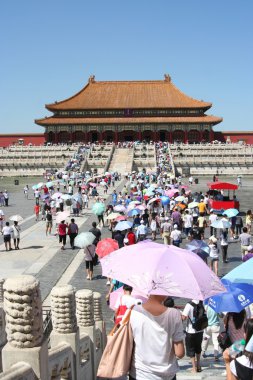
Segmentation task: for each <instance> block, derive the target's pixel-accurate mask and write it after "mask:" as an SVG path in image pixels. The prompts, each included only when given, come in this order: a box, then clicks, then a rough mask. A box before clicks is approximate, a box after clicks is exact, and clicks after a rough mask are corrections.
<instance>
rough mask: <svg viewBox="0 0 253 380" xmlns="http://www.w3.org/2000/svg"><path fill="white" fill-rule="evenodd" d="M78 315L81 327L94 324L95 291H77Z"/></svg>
mask: <svg viewBox="0 0 253 380" xmlns="http://www.w3.org/2000/svg"><path fill="white" fill-rule="evenodd" d="M76 315H77V322H78V325H79V326H80V327H88V326H94V323H95V322H94V307H93V292H92V291H91V290H88V289H81V290H78V291H77V292H76Z"/></svg>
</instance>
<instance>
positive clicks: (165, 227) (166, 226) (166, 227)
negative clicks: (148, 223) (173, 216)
mask: <svg viewBox="0 0 253 380" xmlns="http://www.w3.org/2000/svg"><path fill="white" fill-rule="evenodd" d="M171 229H172V226H171V223H169V218H168V217H167V216H166V217H165V218H164V222H163V223H162V224H161V235H162V238H163V243H164V244H165V245H170V234H171Z"/></svg>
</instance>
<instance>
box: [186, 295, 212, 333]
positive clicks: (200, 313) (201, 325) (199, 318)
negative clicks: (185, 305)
mask: <svg viewBox="0 0 253 380" xmlns="http://www.w3.org/2000/svg"><path fill="white" fill-rule="evenodd" d="M190 305H191V306H193V308H194V309H193V321H192V320H191V319H190V321H191V324H192V327H193V328H194V330H196V331H201V330H204V329H205V328H206V327H207V326H208V319H207V315H206V311H205V309H204V306H203V303H202V302H199V303H198V304H197V305H196V304H195V303H194V302H190Z"/></svg>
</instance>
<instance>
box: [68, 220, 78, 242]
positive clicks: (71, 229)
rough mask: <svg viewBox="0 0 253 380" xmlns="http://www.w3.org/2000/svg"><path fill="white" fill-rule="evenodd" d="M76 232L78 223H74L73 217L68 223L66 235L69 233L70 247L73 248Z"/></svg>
mask: <svg viewBox="0 0 253 380" xmlns="http://www.w3.org/2000/svg"><path fill="white" fill-rule="evenodd" d="M77 234H78V225H77V224H76V223H75V219H73V218H72V219H71V220H70V223H69V225H68V235H69V241H70V247H71V248H72V249H75V246H74V240H75V238H76V236H77Z"/></svg>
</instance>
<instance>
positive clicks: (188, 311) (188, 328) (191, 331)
mask: <svg viewBox="0 0 253 380" xmlns="http://www.w3.org/2000/svg"><path fill="white" fill-rule="evenodd" d="M192 302H193V303H195V304H196V305H198V303H199V302H198V301H192ZM193 311H194V307H193V306H192V305H190V304H189V303H187V304H186V305H185V308H184V310H183V312H182V315H184V316H185V317H188V319H187V325H186V329H185V331H186V332H188V333H189V334H195V333H198V332H201V331H203V330H200V331H196V330H195V329H194V328H193V327H192V323H191V321H190V320H192V321H193V319H194V316H193Z"/></svg>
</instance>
